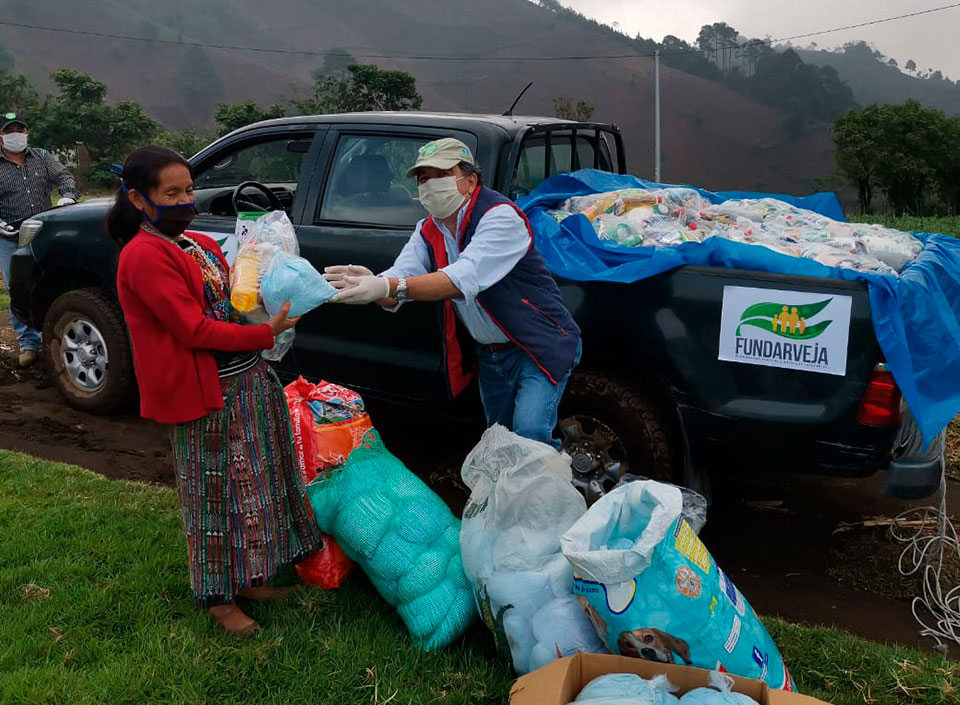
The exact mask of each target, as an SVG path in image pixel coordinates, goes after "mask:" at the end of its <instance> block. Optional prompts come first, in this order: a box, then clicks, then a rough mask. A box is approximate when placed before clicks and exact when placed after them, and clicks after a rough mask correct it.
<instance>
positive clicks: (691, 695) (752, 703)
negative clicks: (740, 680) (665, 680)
mask: <svg viewBox="0 0 960 705" xmlns="http://www.w3.org/2000/svg"><path fill="white" fill-rule="evenodd" d="M680 705H757V701H756V700H754V699H753V698H751V697H750V696H749V695H744V694H743V693H734V692H733V678H731V677H730V676H728V675H727V674H725V673H720V672H719V671H713V672H712V673H711V674H710V687H709V688H694V689H693V690H691V691H688V692H687V694H686V695H684V696H683V697H682V698H680Z"/></svg>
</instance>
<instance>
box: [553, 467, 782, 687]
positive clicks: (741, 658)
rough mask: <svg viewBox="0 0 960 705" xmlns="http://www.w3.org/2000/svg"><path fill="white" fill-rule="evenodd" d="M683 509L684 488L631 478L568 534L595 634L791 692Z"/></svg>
mask: <svg viewBox="0 0 960 705" xmlns="http://www.w3.org/2000/svg"><path fill="white" fill-rule="evenodd" d="M682 509H683V500H682V496H681V493H680V490H679V489H677V488H676V487H673V486H670V485H664V484H662V483H659V482H653V481H639V482H631V483H629V484H626V485H623V486H621V487H618V488H616V489H615V490H613V491H612V492H611V493H610V494H608V495H606V496H604V497H602V498H600V500H599V501H597V502H596V503H595V504H594V505H593V506H592V507H591V508H590V509H588V510H587V512H586V514H584V515H583V516H582V517H581V518H580V520H579V521H577V523H576V524H574V525H573V526H572V527H571V528H570V529H569V530H568V531H567V532H566V533H565V534H564V535H563V537H562V539H561V546H562V549H563V554H564V555H565V556H566V557H567V559H568V560H569V561H570V563H571V564H572V565H573V568H574V593H575V594H576V595H577V596H578V599H580V601H581V603H582V604H583V606H584V609H585V610H586V611H587V614H588V616H589V617H590V620H591V622H592V623H593V626H594V628H595V629H596V630H597V632H598V634H599V635H600V637H601V638H602V639H603V641H604V643H605V645H606V646H607V648H609V649H610V650H611V651H613V652H614V653H618V654H621V655H624V656H632V657H636V658H641V659H647V660H649V661H657V662H661V663H676V664H685V665H688V666H695V667H697V668H704V669H709V670H715V669H716V670H725V671H727V672H729V673H732V674H734V675H738V676H744V677H747V678H756V679H759V680H763V681H765V682H766V683H767V685H769V686H770V687H773V688H782V689H784V690H793V683H792V681H791V679H790V674H789V673H788V671H787V669H786V666H785V665H784V663H783V660H782V658H781V656H780V652H779V651H778V649H777V646H776V644H774V642H773V639H771V637H770V635H769V633H768V632H767V630H766V628H765V627H764V626H763V624H762V623H761V622H760V620H759V618H758V617H757V615H756V614H755V613H754V611H753V608H752V607H750V605H749V603H748V602H747V601H746V599H745V598H744V597H743V595H742V594H741V593H740V591H739V590H737V588H736V587H735V586H734V584H733V583H732V582H731V581H730V579H729V578H728V577H727V575H726V574H725V573H724V572H723V571H722V570H721V569H720V566H718V565H717V564H716V562H715V561H714V560H713V557H712V556H711V555H710V553H709V551H707V549H706V547H705V546H704V545H703V543H702V542H701V541H700V539H699V538H698V537H697V535H696V533H695V532H694V531H693V529H692V528H691V527H690V525H689V524H688V523H687V521H686V520H685V519H684V517H683V515H682Z"/></svg>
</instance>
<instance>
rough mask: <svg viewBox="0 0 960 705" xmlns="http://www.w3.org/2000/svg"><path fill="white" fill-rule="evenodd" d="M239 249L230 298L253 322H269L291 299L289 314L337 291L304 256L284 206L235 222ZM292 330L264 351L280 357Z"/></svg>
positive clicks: (315, 304) (308, 308) (313, 305)
mask: <svg viewBox="0 0 960 705" xmlns="http://www.w3.org/2000/svg"><path fill="white" fill-rule="evenodd" d="M237 237H238V241H239V250H238V251H237V256H236V259H234V262H233V268H232V269H231V270H230V292H231V293H230V303H231V304H232V305H233V307H234V309H236V310H237V312H238V313H240V314H242V315H243V316H244V318H245V320H246V322H247V323H249V324H253V325H256V324H260V323H266V322H267V321H269V320H270V319H271V318H272V317H273V316H275V315H277V313H278V312H279V311H280V308H281V307H282V306H283V304H284V303H285V302H287V301H289V302H290V313H289V314H288V315H289V316H290V317H291V318H295V317H297V316H302V315H303V314H305V313H308V312H310V311H312V310H313V309H315V308H317V307H318V306H321V305H323V304H324V303H326V302H327V301H329V300H330V299H331V298H332V297H333V296H334V295H335V294H336V293H337V290H336V289H334V288H333V286H331V284H330V283H329V282H327V281H326V280H325V279H324V278H323V276H322V275H321V274H320V273H319V272H317V270H316V269H314V267H313V265H311V264H310V263H309V262H308V261H307V260H305V259H304V258H303V257H300V246H299V245H298V243H297V233H296V231H295V230H294V227H293V223H291V222H290V219H289V218H288V217H287V214H286V213H285V212H283V211H272V212H270V213H266V214H265V215H263V216H261V217H260V218H258V219H257V220H256V221H255V222H251V221H249V220H238V221H237ZM293 338H294V331H293V329H291V330H288V331H285V332H283V333H281V334H280V335H279V336H277V341H276V342H277V344H276V346H274V348H273V350H270V351H267V352H265V353H264V354H263V356H264V357H265V358H266V359H268V360H275V361H276V360H280V359H281V358H282V357H283V356H284V355H285V354H286V352H287V351H288V350H289V349H290V347H291V346H292V345H293Z"/></svg>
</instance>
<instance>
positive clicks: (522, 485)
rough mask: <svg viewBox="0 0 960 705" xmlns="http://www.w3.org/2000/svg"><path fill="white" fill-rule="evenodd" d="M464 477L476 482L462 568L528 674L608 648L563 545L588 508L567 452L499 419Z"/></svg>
mask: <svg viewBox="0 0 960 705" xmlns="http://www.w3.org/2000/svg"><path fill="white" fill-rule="evenodd" d="M462 477H463V481H464V483H465V484H466V485H467V486H468V487H469V488H470V490H471V494H470V499H469V501H468V502H467V506H466V507H465V509H464V512H463V526H462V528H461V533H460V550H461V554H462V557H463V568H464V572H465V573H466V575H467V578H468V579H469V580H470V583H471V584H472V585H473V587H474V590H475V594H476V599H477V606H478V608H479V610H480V614H481V616H482V617H483V619H484V621H485V622H486V624H487V627H488V628H489V629H490V631H491V632H493V634H494V639H495V641H496V643H497V648H498V649H500V650H501V652H502V653H504V655H510V657H511V658H512V661H513V666H514V668H515V669H516V671H517V672H518V673H521V674H522V673H527V672H528V671H530V670H533V669H534V668H538V667H539V666H542V665H544V664H545V663H549V662H550V661H552V660H554V659H556V658H558V657H559V656H569V655H572V654H574V653H576V652H578V651H587V652H599V651H601V650H602V645H601V643H600V639H599V638H598V636H597V634H596V632H595V631H594V629H593V627H592V626H591V624H590V621H589V620H588V618H587V616H586V613H585V612H584V611H583V609H582V608H581V607H580V603H579V602H578V601H577V600H576V598H574V596H573V570H572V568H571V566H570V565H569V563H567V561H566V559H565V558H564V557H563V555H562V554H561V553H560V536H561V535H562V534H563V533H564V532H565V531H566V530H567V529H568V528H570V527H571V526H572V525H573V524H574V522H576V521H577V519H579V518H580V517H581V516H582V515H583V513H584V512H585V511H586V508H587V505H586V502H585V501H584V499H583V496H582V495H580V493H579V492H577V491H576V490H575V489H574V488H573V485H571V484H570V482H571V479H572V472H571V469H570V459H569V457H567V456H566V455H561V454H560V453H558V452H557V451H556V450H554V449H553V448H552V447H550V446H548V445H546V444H544V443H538V442H536V441H531V440H528V439H526V438H522V437H520V436H518V435H516V434H515V433H511V432H510V431H508V430H507V429H506V428H504V427H503V426H493V427H492V428H489V429H487V431H486V432H485V433H484V434H483V438H482V439H481V440H480V443H479V444H478V445H477V446H476V447H475V448H474V449H473V450H472V451H471V452H470V454H469V455H468V456H467V459H466V461H464V464H463V470H462ZM558 655H559V656H558Z"/></svg>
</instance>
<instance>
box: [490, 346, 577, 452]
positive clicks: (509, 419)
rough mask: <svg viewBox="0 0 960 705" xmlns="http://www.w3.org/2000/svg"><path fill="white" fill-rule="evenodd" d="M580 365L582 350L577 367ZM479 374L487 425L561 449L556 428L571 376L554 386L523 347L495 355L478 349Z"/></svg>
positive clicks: (566, 376) (565, 377)
mask: <svg viewBox="0 0 960 705" xmlns="http://www.w3.org/2000/svg"><path fill="white" fill-rule="evenodd" d="M578 362H580V350H579V349H578V350H577V359H576V360H575V361H574V363H573V364H574V367H576V365H577V363H578ZM571 371H572V370H571ZM477 372H478V378H479V382H480V398H481V399H482V400H483V410H484V411H485V412H486V415H487V426H493V425H494V424H497V423H498V424H501V425H502V426H506V427H507V428H509V429H510V430H511V431H513V432H514V433H516V434H517V435H519V436H523V437H524V438H529V439H531V440H534V441H540V442H541V443H547V444H549V445H552V446H553V447H554V448H556V449H558V450H559V449H560V441H559V440H557V439H555V438H554V437H553V429H554V428H556V426H557V407H558V406H559V405H560V399H561V397H563V390H564V389H565V388H566V386H567V381H568V380H569V379H570V374H569V373H567V374H566V375H564V377H563V378H562V379H560V380H558V381H559V384H554V383H553V382H551V381H550V380H549V379H548V378H547V376H546V375H545V374H544V373H543V372H542V371H541V370H540V368H539V367H537V365H536V363H535V362H534V361H533V360H531V359H530V356H529V355H527V353H525V352H524V351H523V350H522V349H520V348H519V347H513V348H510V349H509V350H504V351H501V352H494V351H492V350H490V348H488V347H487V346H485V345H478V346H477Z"/></svg>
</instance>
